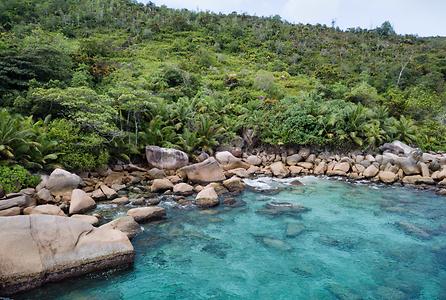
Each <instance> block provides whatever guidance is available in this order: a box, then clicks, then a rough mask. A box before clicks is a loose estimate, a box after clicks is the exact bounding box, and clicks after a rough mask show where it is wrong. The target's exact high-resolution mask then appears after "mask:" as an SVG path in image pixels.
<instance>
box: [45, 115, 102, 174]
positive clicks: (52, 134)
mask: <svg viewBox="0 0 446 300" xmlns="http://www.w3.org/2000/svg"><path fill="white" fill-rule="evenodd" d="M48 137H49V138H50V139H52V140H54V141H57V142H58V146H57V152H58V153H59V158H58V162H59V163H60V164H62V165H63V166H64V167H65V168H67V169H69V170H75V171H88V170H94V169H96V168H98V167H100V166H103V165H106V164H107V163H108V161H109V158H110V157H109V153H108V151H107V149H106V148H105V140H104V139H103V138H101V137H100V136H98V135H96V134H92V133H82V131H81V129H80V127H79V126H77V125H75V124H74V123H73V122H71V121H68V120H64V119H59V120H55V121H53V122H51V123H50V125H49V131H48Z"/></svg>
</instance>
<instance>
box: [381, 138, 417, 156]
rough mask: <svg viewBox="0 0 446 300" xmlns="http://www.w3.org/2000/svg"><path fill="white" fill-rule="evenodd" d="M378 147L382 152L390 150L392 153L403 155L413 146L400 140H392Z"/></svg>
mask: <svg viewBox="0 0 446 300" xmlns="http://www.w3.org/2000/svg"><path fill="white" fill-rule="evenodd" d="M379 149H380V150H381V151H382V152H390V153H393V154H397V155H398V154H403V155H409V154H410V153H411V152H412V151H413V150H415V148H412V147H410V146H409V145H407V144H404V143H403V142H400V141H393V142H392V143H385V144H384V145H382V146H381V147H379Z"/></svg>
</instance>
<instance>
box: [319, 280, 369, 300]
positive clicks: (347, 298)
mask: <svg viewBox="0 0 446 300" xmlns="http://www.w3.org/2000/svg"><path fill="white" fill-rule="evenodd" d="M327 290H328V291H329V292H330V293H331V294H332V295H333V296H335V297H336V299H339V300H361V299H362V297H360V296H359V295H357V294H355V293H354V292H353V291H352V290H350V289H349V288H347V287H344V286H342V285H340V284H337V283H330V284H328V285H327Z"/></svg>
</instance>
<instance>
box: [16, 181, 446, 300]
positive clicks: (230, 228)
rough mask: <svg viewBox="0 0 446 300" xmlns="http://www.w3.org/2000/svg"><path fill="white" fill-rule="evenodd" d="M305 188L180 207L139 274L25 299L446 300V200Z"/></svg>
mask: <svg viewBox="0 0 446 300" xmlns="http://www.w3.org/2000/svg"><path fill="white" fill-rule="evenodd" d="M303 182H304V183H305V186H296V187H290V186H287V187H286V188H284V189H282V190H278V191H276V192H275V193H271V192H268V193H265V192H264V193H259V192H254V191H247V192H244V193H243V194H242V195H240V196H239V197H238V198H237V201H238V204H239V205H235V207H232V208H229V207H223V206H221V207H219V208H217V209H215V210H208V211H197V210H194V209H190V210H185V209H179V208H171V209H169V211H168V219H167V220H166V221H162V222H160V223H157V224H148V225H145V226H144V228H145V231H144V233H143V234H141V235H139V236H138V237H137V238H135V240H134V241H133V244H134V246H135V250H136V261H135V265H134V267H133V268H132V269H130V270H124V271H109V272H105V273H98V274H94V275H87V276H84V277H81V278H76V279H70V280H67V281H64V282H60V283H54V284H48V285H46V286H45V287H42V288H40V289H36V290H33V291H31V292H29V293H27V294H22V295H20V296H18V297H17V299H101V300H104V299H429V300H430V299H446V198H442V197H439V196H436V195H435V194H433V193H431V192H428V191H417V190H413V189H406V188H402V187H384V186H372V185H362V184H350V183H346V182H342V181H336V180H324V179H314V178H311V177H308V178H304V179H303ZM276 185H277V186H279V187H282V186H281V184H280V183H279V184H277V183H276ZM272 202H289V203H292V204H296V205H297V204H299V205H302V206H303V207H305V208H307V209H303V208H302V207H301V206H300V207H297V206H296V207H293V208H292V209H289V207H283V206H282V207H281V209H279V210H278V209H274V208H271V205H269V206H268V204H270V203H272ZM243 204H244V205H243Z"/></svg>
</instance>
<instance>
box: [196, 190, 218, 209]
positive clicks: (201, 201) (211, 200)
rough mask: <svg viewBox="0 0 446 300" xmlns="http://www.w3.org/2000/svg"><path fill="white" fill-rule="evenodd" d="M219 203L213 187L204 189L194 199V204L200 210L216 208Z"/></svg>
mask: <svg viewBox="0 0 446 300" xmlns="http://www.w3.org/2000/svg"><path fill="white" fill-rule="evenodd" d="M219 203H220V201H219V200H218V194H217V192H216V191H215V189H214V188H213V187H210V186H209V187H206V188H204V189H203V190H202V191H201V192H199V193H198V194H197V196H196V198H195V204H197V206H198V207H200V208H209V207H214V206H217V205H218V204H219Z"/></svg>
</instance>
